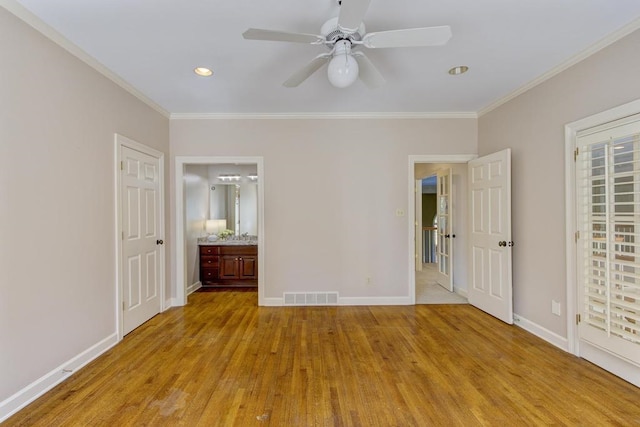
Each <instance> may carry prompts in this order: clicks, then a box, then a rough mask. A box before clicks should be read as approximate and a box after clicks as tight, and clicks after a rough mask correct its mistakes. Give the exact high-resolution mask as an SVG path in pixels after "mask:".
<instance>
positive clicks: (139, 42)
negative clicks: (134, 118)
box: [17, 0, 640, 114]
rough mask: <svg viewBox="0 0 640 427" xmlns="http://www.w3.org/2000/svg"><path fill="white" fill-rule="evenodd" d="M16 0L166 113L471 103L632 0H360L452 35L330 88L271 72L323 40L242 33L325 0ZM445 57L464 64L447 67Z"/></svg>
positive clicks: (520, 76) (483, 102) (578, 45)
mask: <svg viewBox="0 0 640 427" xmlns="http://www.w3.org/2000/svg"><path fill="white" fill-rule="evenodd" d="M17 1H18V2H19V3H21V4H22V5H23V6H24V7H26V8H27V9H29V10H30V11H31V12H32V13H34V14H35V15H36V16H38V17H39V18H40V19H42V20H43V21H44V22H46V23H47V24H49V25H50V26H52V27H53V28H54V29H56V30H57V31H58V32H60V33H61V34H62V35H63V36H65V37H66V38H67V39H69V40H70V41H72V42H73V43H75V44H76V45H77V46H79V47H80V48H81V49H82V50H84V51H85V52H86V53H88V54H89V55H91V56H92V57H94V58H95V59H96V60H97V61H99V62H100V63H102V64H103V65H104V66H106V67H107V68H108V69H109V70H111V71H112V72H113V73H115V74H117V75H118V76H120V77H121V78H122V79H123V80H125V81H126V82H128V83H129V84H130V85H132V86H133V87H134V88H136V89H137V90H138V91H140V92H141V93H143V94H144V95H146V96H147V97H148V98H150V99H151V100H153V101H154V102H155V103H157V104H159V105H160V106H161V107H162V108H163V109H165V110H167V111H168V112H170V113H174V114H175V113H191V114H197V113H199V114H207V113H218V114H274V113H276V114H277V113H294V114H301V113H408V114H411V113H444V112H446V113H465V112H478V111H481V110H483V109H485V108H487V106H490V105H491V104H493V103H495V102H497V101H499V100H500V99H502V98H504V97H505V96H507V95H509V94H510V93H512V92H513V91H515V90H517V89H518V88H521V87H522V86H524V85H526V84H527V83H529V82H531V81H532V80H534V79H536V78H537V77H539V76H541V75H543V74H545V73H547V72H549V71H550V70H552V69H554V68H555V67H558V66H560V65H562V64H563V63H566V62H567V61H569V60H570V59H571V58H572V57H574V56H575V55H577V54H579V53H580V52H582V51H584V50H585V49H588V48H589V47H590V46H593V45H594V44H596V43H598V42H599V41H601V40H602V39H603V38H606V37H608V36H609V37H610V36H611V35H612V34H613V33H616V32H617V31H619V30H620V29H621V28H622V27H624V26H625V25H627V28H629V26H628V25H631V26H632V27H633V28H635V27H636V26H637V25H636V24H637V23H638V22H640V20H639V19H640V1H639V0H393V1H390V0H372V3H371V6H370V7H369V10H368V12H367V14H366V18H365V24H366V26H367V31H368V32H373V31H383V30H391V29H401V28H412V27H426V26H439V25H450V26H451V29H452V31H453V37H452V39H451V40H450V41H449V43H448V44H447V45H445V46H441V47H420V48H398V49H377V50H374V49H371V50H367V55H368V56H369V58H370V59H371V61H372V62H374V64H375V65H376V66H377V67H378V69H379V70H380V72H381V73H382V74H383V76H384V77H385V78H386V80H387V83H386V85H385V86H383V87H381V88H378V89H374V90H371V89H368V88H367V87H366V86H365V85H364V84H363V83H362V82H361V81H357V82H356V83H355V84H354V85H353V86H351V87H349V88H346V89H337V88H334V87H333V86H331V84H330V83H329V82H328V81H327V77H326V71H325V69H321V70H320V71H318V72H317V73H315V74H314V75H313V76H311V77H310V78H309V79H308V80H307V81H305V82H304V83H302V84H301V85H300V86H299V87H297V88H292V89H289V88H285V87H283V86H282V82H284V81H285V80H286V79H287V78H288V77H289V76H290V75H291V74H292V73H293V72H294V71H296V70H297V69H298V68H300V67H302V66H303V65H305V64H306V63H307V62H309V61H310V60H311V59H312V58H313V57H314V56H316V55H318V54H320V53H323V52H324V51H325V49H324V48H323V47H322V46H315V45H304V44H296V43H284V42H267V41H253V40H245V39H243V38H242V33H243V32H244V31H245V30H246V29H247V28H249V27H255V28H265V29H275V30H284V31H292V32H304V33H314V34H318V33H319V31H320V26H321V25H322V23H324V22H325V21H326V20H327V19H328V18H330V17H333V16H337V14H338V10H339V9H338V6H337V4H336V1H335V0H279V1H275V0H226V1H220V0H182V1H179V0H17ZM345 1H348V0H345ZM457 65H467V66H469V68H470V71H469V72H468V73H467V74H464V75H460V76H450V75H449V74H448V73H447V71H448V70H449V68H451V67H453V66H457ZM196 66H206V67H209V68H211V69H213V70H214V73H215V74H214V76H213V77H210V78H203V77H198V76H196V75H195V74H194V73H193V71H192V70H193V68H194V67H196Z"/></svg>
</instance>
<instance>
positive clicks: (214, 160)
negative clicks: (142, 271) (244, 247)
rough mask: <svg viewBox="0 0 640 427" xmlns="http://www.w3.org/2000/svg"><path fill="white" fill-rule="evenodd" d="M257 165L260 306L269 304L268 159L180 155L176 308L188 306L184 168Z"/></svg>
mask: <svg viewBox="0 0 640 427" xmlns="http://www.w3.org/2000/svg"><path fill="white" fill-rule="evenodd" d="M228 163H232V164H239V165H249V164H255V165H256V166H257V169H258V181H257V184H258V305H259V306H262V305H265V295H266V290H265V287H266V280H265V265H264V264H265V263H264V237H265V230H264V182H265V181H264V158H263V157H262V156H176V158H175V181H174V185H175V219H176V220H175V239H176V241H175V253H176V258H175V262H176V273H175V274H176V281H175V284H174V287H173V289H172V291H173V294H174V295H176V298H175V300H173V302H174V304H173V305H175V306H183V305H186V304H187V272H186V269H185V265H186V250H185V245H186V242H185V236H184V231H185V224H184V205H185V203H184V170H185V169H184V168H185V166H187V165H214V164H228Z"/></svg>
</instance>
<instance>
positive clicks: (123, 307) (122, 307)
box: [122, 301, 124, 311]
mask: <svg viewBox="0 0 640 427" xmlns="http://www.w3.org/2000/svg"><path fill="white" fill-rule="evenodd" d="M122 311H124V301H122Z"/></svg>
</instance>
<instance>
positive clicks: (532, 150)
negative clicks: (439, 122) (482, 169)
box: [478, 31, 640, 337]
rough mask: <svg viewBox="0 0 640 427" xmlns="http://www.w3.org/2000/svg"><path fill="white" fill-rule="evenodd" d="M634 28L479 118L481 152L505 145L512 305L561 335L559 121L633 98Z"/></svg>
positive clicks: (636, 89) (637, 91)
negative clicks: (556, 310) (556, 304)
mask: <svg viewBox="0 0 640 427" xmlns="http://www.w3.org/2000/svg"><path fill="white" fill-rule="evenodd" d="M639 47H640V31H636V32H634V33H632V34H630V35H629V36H627V37H625V38H623V39H622V40H620V41H618V42H616V43H615V44H613V45H611V46H609V47H607V48H605V49H603V50H601V51H599V52H598V53H596V54H595V55H593V56H591V57H589V58H587V59H586V60H584V61H582V62H580V63H579V64H577V65H575V66H573V67H571V68H569V69H567V70H566V71H564V72H562V73H560V74H558V75H557V76H555V77H553V78H552V79H550V80H547V81H546V82H545V83H543V84H541V85H538V86H536V87H535V88H533V89H532V90H529V91H528V92H526V93H524V94H522V95H520V96H518V97H516V98H515V99H513V100H511V101H510V102H508V103H506V104H504V105H502V106H501V107H499V108H497V109H495V110H493V111H491V112H490V113H488V114H485V115H483V116H482V117H481V118H480V120H479V142H478V148H479V152H480V154H481V155H483V154H488V153H491V152H495V151H499V150H501V149H503V148H506V147H511V148H512V178H513V187H512V193H513V203H512V215H513V241H514V242H515V246H514V249H513V287H514V311H515V313H517V314H519V315H520V316H522V317H524V318H526V319H527V320H529V321H531V322H533V323H535V324H537V325H539V326H542V327H543V328H546V329H548V330H549V331H551V332H553V333H555V334H558V335H560V336H562V337H566V336H567V319H566V316H565V315H564V314H563V315H562V316H555V315H552V314H551V300H556V301H560V302H561V304H562V307H563V311H562V312H563V313H566V309H564V308H566V304H567V301H566V294H567V292H566V291H567V289H566V284H565V282H566V275H565V240H564V239H565V209H564V204H565V199H564V198H565V194H564V170H565V168H564V162H565V159H564V125H565V124H566V123H569V122H572V121H575V120H578V119H580V118H583V117H586V116H590V115H592V114H595V113H598V112H601V111H604V110H607V109H610V108H612V107H615V106H617V105H621V104H624V103H627V102H630V101H632V100H635V99H638V98H640V83H639V80H638V75H639V73H638V72H639V70H640V55H639V54H638V51H639Z"/></svg>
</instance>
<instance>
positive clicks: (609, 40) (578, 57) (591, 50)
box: [478, 18, 640, 117]
mask: <svg viewBox="0 0 640 427" xmlns="http://www.w3.org/2000/svg"><path fill="white" fill-rule="evenodd" d="M638 29H640V18H638V19H635V20H633V21H631V22H630V23H628V24H627V25H625V26H624V27H622V28H620V29H619V30H617V31H615V32H613V33H611V34H609V35H608V36H606V37H604V38H603V39H601V40H600V41H599V42H597V43H596V44H594V45H591V46H589V47H588V48H586V49H584V50H583V51H582V52H579V53H577V54H575V55H574V56H572V57H570V58H569V59H568V60H566V61H565V62H563V63H562V64H560V65H558V66H556V67H554V68H552V69H550V70H549V71H547V72H546V73H544V74H542V75H540V76H539V77H536V78H535V79H533V80H531V81H530V82H529V83H527V84H525V85H524V86H521V87H519V88H518V89H516V90H514V91H513V92H511V93H509V94H508V95H506V96H505V97H503V98H500V99H499V100H497V101H495V102H493V103H491V104H489V105H487V106H486V107H484V108H481V109H480V110H479V111H478V117H482V116H483V115H485V114H487V113H489V112H491V111H493V110H495V109H496V108H498V107H500V106H501V105H503V104H506V103H507V102H509V101H511V100H512V99H514V98H516V97H518V96H520V95H522V94H523V93H525V92H527V91H528V90H530V89H533V88H534V87H536V86H538V85H539V84H541V83H543V82H545V81H547V80H549V79H550V78H552V77H554V76H556V75H557V74H560V73H561V72H563V71H565V70H566V69H568V68H570V67H572V66H574V65H576V64H577V63H579V62H581V61H583V60H584V59H586V58H588V57H590V56H591V55H593V54H595V53H596V52H598V51H600V50H602V49H604V48H605V47H607V46H609V45H611V44H613V43H615V42H617V41H618V40H620V39H622V38H623V37H625V36H628V35H629V34H631V33H633V32H634V31H636V30H638Z"/></svg>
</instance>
